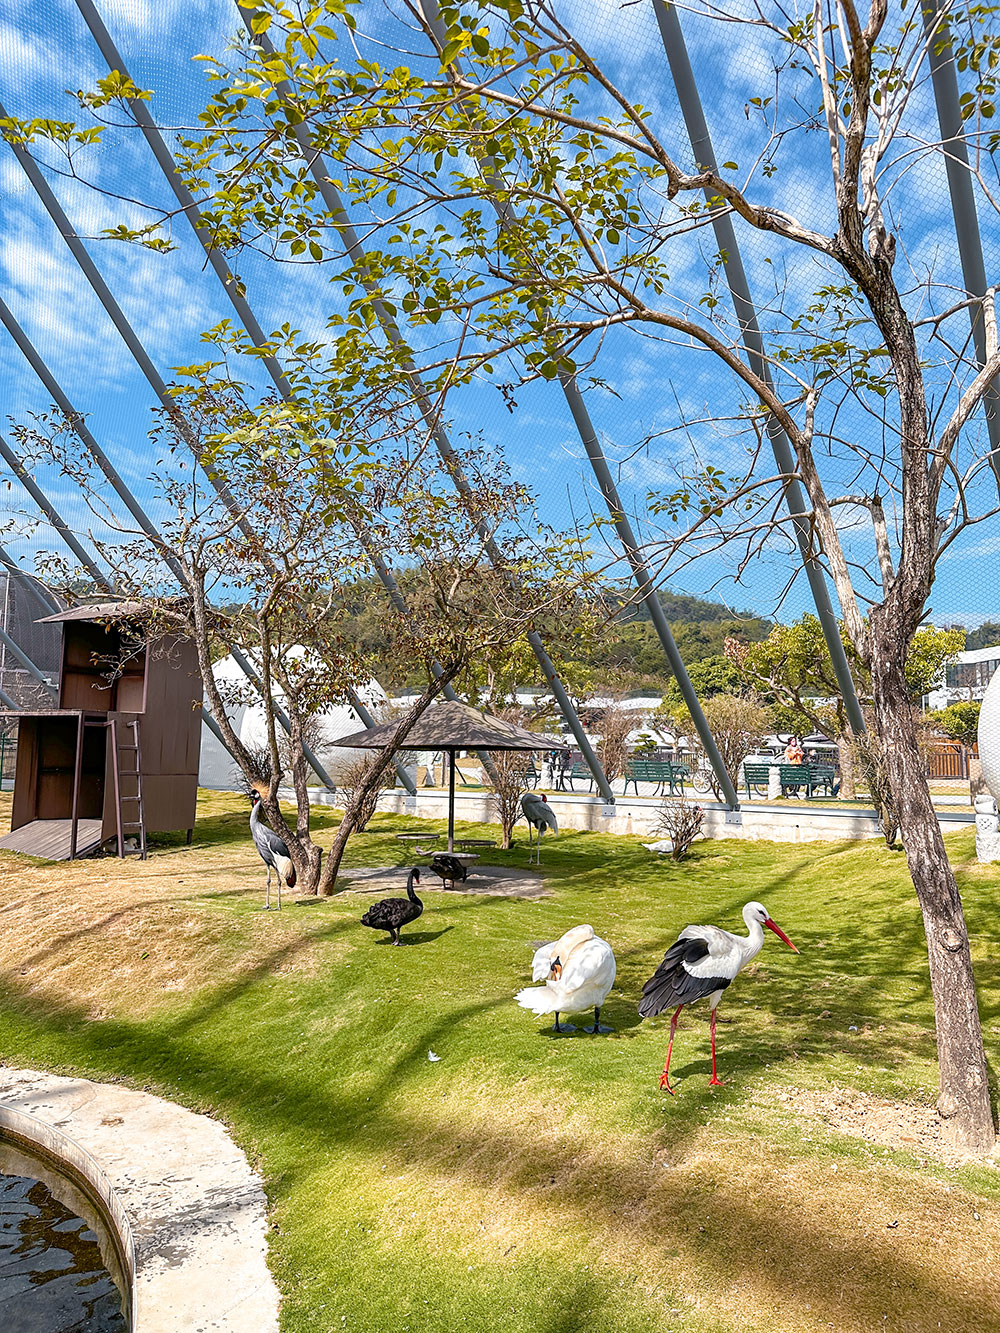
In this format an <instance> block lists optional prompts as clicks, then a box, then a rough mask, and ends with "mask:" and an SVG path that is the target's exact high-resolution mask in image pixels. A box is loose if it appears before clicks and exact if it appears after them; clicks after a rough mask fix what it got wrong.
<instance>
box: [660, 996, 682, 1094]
mask: <svg viewBox="0 0 1000 1333" xmlns="http://www.w3.org/2000/svg"><path fill="white" fill-rule="evenodd" d="M683 1008H684V1006H683V1005H682V1004H679V1005H678V1006H677V1008H676V1009H675V1010H674V1014H673V1017H672V1018H671V1020H670V1042H669V1044H668V1046H667V1062H666V1064H665V1065H664V1066H663V1073H662V1074H661V1075H660V1087H661V1088H666V1090H667V1092H669V1093H670V1095H671V1097H673V1096H676V1089H675V1088H672V1087H671V1086H670V1056H671V1055H672V1054H673V1049H674V1033H675V1032H676V1031H677V1020H678V1018H680V1016H681V1010H682V1009H683Z"/></svg>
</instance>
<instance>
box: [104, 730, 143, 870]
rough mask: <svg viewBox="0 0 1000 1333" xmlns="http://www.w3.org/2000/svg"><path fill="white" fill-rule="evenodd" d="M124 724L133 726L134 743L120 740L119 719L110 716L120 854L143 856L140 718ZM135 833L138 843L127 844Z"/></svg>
mask: <svg viewBox="0 0 1000 1333" xmlns="http://www.w3.org/2000/svg"><path fill="white" fill-rule="evenodd" d="M122 725H123V726H124V727H130V728H131V730H132V744H131V745H122V744H120V743H119V735H118V719H117V718H112V719H111V744H112V746H113V747H114V759H115V763H114V775H115V822H116V826H117V831H118V855H119V856H141V857H142V859H143V860H144V861H145V859H146V816H145V812H144V810H143V805H142V751H141V750H140V748H139V722H138V719H136V720H134V721H132V722H125V723H122ZM123 756H131V757H132V760H133V763H132V766H131V767H127V766H125V765H124V764H123ZM126 783H128V784H132V785H134V787H135V790H134V791H126V790H124V789H123V786H124V784H126ZM123 807H129V808H130V809H131V810H132V811H133V813H134V815H135V818H134V819H126V818H125V811H124V809H123ZM131 836H134V837H135V840H136V846H135V847H134V848H127V847H126V845H125V840H126V838H128V837H131Z"/></svg>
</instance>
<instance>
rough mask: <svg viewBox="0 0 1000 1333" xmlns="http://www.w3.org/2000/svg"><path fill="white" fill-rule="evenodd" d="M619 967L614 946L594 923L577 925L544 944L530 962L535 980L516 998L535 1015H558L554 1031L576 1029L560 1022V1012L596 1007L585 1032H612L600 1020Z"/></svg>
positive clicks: (570, 1012)
mask: <svg viewBox="0 0 1000 1333" xmlns="http://www.w3.org/2000/svg"><path fill="white" fill-rule="evenodd" d="M616 971H617V967H616V964H615V956H614V954H613V953H612V952H611V945H610V944H608V942H607V940H602V939H601V938H600V937H599V936H598V935H595V934H594V928H593V926H574V927H573V928H572V930H567V932H566V934H565V935H562V936H560V938H559V939H557V940H553V941H552V943H551V944H543V945H542V947H541V948H540V949H539V950H538V951H537V952H536V953H535V956H534V958H533V959H532V962H531V979H532V981H544V982H545V985H544V986H526V987H525V988H524V990H522V991H518V993H517V996H516V999H517V1002H518V1004H519V1005H521V1007H522V1008H523V1009H530V1010H531V1012H532V1013H534V1014H539V1015H541V1014H555V1016H556V1022H555V1027H554V1028H553V1031H554V1032H558V1033H560V1034H562V1033H569V1032H575V1031H576V1028H575V1027H574V1026H573V1024H572V1023H563V1024H562V1025H560V1023H559V1015H560V1014H579V1013H582V1011H583V1010H584V1009H589V1008H590V1007H591V1005H593V1008H594V1026H593V1027H590V1028H584V1031H585V1032H611V1031H612V1029H611V1028H608V1027H604V1025H603V1024H602V1023H601V1005H602V1004H603V1003H604V1001H605V1000H606V999H607V997H608V992H609V991H610V990H611V987H612V986H613V985H614V984H615V973H616Z"/></svg>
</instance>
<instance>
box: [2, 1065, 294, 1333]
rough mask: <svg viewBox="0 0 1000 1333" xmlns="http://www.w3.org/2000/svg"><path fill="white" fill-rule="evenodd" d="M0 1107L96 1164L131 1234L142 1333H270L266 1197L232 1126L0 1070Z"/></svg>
mask: <svg viewBox="0 0 1000 1333" xmlns="http://www.w3.org/2000/svg"><path fill="white" fill-rule="evenodd" d="M0 1102H2V1103H4V1104H5V1105H7V1106H11V1107H13V1108H14V1109H15V1110H18V1111H21V1112H25V1113H27V1114H28V1115H32V1116H34V1117H36V1118H37V1119H39V1120H42V1121H44V1122H45V1123H46V1124H48V1125H51V1126H53V1127H54V1128H56V1129H58V1130H61V1131H62V1133H63V1134H65V1135H68V1136H69V1138H71V1139H73V1140H74V1141H75V1142H76V1143H78V1144H79V1145H80V1146H81V1147H82V1148H84V1149H85V1150H86V1151H87V1152H89V1153H90V1155H91V1156H92V1157H93V1158H94V1159H95V1160H96V1161H97V1163H98V1165H99V1166H100V1167H101V1168H102V1169H103V1171H104V1173H105V1175H106V1176H107V1177H108V1179H109V1180H110V1182H111V1184H112V1186H113V1187H114V1189H115V1191H116V1193H117V1195H118V1197H119V1200H120V1201H121V1203H122V1205H123V1206H124V1209H125V1212H126V1214H127V1216H128V1219H129V1222H130V1224H131V1227H132V1234H133V1237H134V1240H135V1248H136V1284H135V1324H134V1327H135V1333H275V1331H276V1330H277V1328H278V1290H277V1288H276V1287H275V1285H274V1281H273V1279H272V1277H271V1274H270V1271H269V1269H268V1267H267V1215H266V1214H267V1200H266V1198H265V1196H264V1190H263V1187H262V1185H261V1180H260V1177H259V1176H258V1175H257V1174H256V1173H255V1172H254V1171H252V1170H251V1169H250V1166H249V1164H248V1162H247V1159H246V1157H245V1156H244V1154H243V1153H242V1152H241V1151H240V1149H239V1148H238V1147H237V1146H236V1144H235V1143H234V1142H233V1140H232V1138H231V1137H230V1136H229V1134H228V1132H227V1131H226V1130H225V1128H224V1127H223V1126H222V1125H221V1124H219V1122H218V1121H216V1120H211V1119H209V1117H208V1116H204V1115H195V1114H194V1112H193V1111H186V1110H185V1109H184V1108H183V1107H181V1106H176V1105H175V1104H174V1103H173V1102H168V1101H164V1100H163V1098H161V1097H153V1096H152V1095H151V1094H149V1093H146V1092H135V1091H133V1090H132V1089H131V1088H124V1087H120V1086H118V1085H116V1084H109V1083H91V1082H90V1080H89V1079H82V1078H67V1077H63V1076H61V1075H58V1074H42V1073H38V1072H36V1071H35V1070H31V1069H10V1068H0Z"/></svg>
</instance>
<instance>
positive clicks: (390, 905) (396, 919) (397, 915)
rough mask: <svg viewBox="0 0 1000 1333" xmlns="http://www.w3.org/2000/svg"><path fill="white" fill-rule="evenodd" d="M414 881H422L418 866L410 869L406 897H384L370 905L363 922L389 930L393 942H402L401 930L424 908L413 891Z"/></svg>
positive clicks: (375, 928) (376, 928)
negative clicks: (372, 905)
mask: <svg viewBox="0 0 1000 1333" xmlns="http://www.w3.org/2000/svg"><path fill="white" fill-rule="evenodd" d="M414 883H417V884H419V883H420V871H419V870H418V869H417V867H416V866H414V867H413V869H412V870H411V871H410V876H409V879H407V881H406V897H405V898H383V899H382V901H381V902H377V903H376V904H375V905H374V907H369V909H368V911H367V912H366V913H365V914H364V916H363V917H362V918H361V924H362V925H363V926H371V928H372V930H387V931H388V932H389V934H390V935H391V936H392V942H393V944H399V943H401V941H400V938H399V932H400V931H401V930H402V928H403V927H404V926H408V925H409V924H410V922H411V921H416V919H417V917H418V916H419V915H420V913H421V912H422V911H423V910H424V905H423V903H422V902H421V901H420V899H419V898H418V897H417V895H416V894H415V893H414V892H413V885H414Z"/></svg>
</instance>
